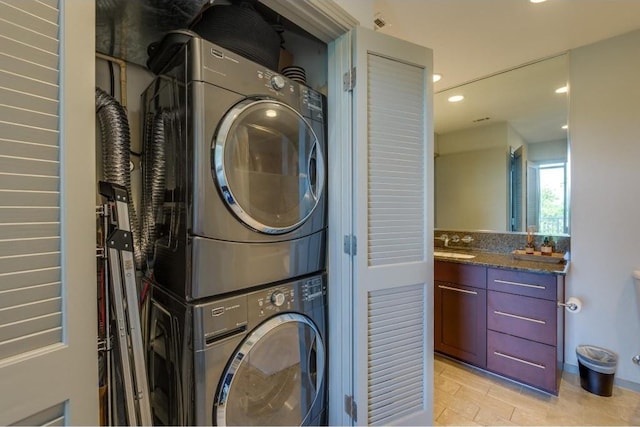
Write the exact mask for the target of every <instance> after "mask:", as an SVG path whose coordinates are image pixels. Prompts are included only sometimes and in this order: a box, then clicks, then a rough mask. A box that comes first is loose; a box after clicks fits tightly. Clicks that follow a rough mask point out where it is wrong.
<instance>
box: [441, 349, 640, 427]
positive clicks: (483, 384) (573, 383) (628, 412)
mask: <svg viewBox="0 0 640 427" xmlns="http://www.w3.org/2000/svg"><path fill="white" fill-rule="evenodd" d="M434 371H435V372H434V375H435V378H434V404H433V418H434V424H435V425H439V426H448V425H484V426H487V425H521V426H525V425H527V426H529V425H539V426H541V425H547V426H548V425H555V426H559V425H574V426H575V425H582V426H586V425H636V426H637V425H640V393H637V392H634V391H631V390H627V389H623V388H620V387H614V389H613V396H611V397H602V396H597V395H595V394H592V393H589V392H587V391H586V390H583V389H582V388H581V387H580V378H579V376H577V375H574V374H568V373H565V375H564V377H563V379H562V382H561V383H560V394H559V397H556V396H550V395H548V394H545V393H540V392H537V391H535V390H532V389H530V388H527V387H524V386H520V385H518V384H515V383H513V382H511V381H507V380H504V379H502V378H499V377H496V376H493V375H490V374H487V373H485V372H482V371H478V370H476V369H473V368H471V367H468V366H466V365H463V364H460V363H456V362H454V361H452V360H449V359H447V358H444V357H442V356H439V355H436V356H435V361H434Z"/></svg>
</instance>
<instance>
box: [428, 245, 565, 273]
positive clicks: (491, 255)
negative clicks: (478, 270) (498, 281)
mask: <svg viewBox="0 0 640 427" xmlns="http://www.w3.org/2000/svg"><path fill="white" fill-rule="evenodd" d="M435 250H436V251H442V252H459V253H466V254H470V255H475V258H469V259H460V258H449V257H440V256H434V259H436V260H438V261H448V262H457V263H460V264H474V265H483V266H485V267H498V268H510V269H512V270H521V271H528V272H532V273H546V274H562V275H566V274H567V271H568V270H569V261H564V262H562V263H549V262H537V261H525V260H520V259H515V258H514V257H513V255H512V254H505V253H495V252H484V251H483V252H477V251H456V250H451V249H449V248H442V247H438V248H435Z"/></svg>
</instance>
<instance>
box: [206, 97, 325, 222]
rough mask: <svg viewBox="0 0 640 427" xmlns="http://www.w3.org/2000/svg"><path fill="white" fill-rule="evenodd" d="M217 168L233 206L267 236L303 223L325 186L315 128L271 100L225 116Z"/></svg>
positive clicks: (215, 147) (255, 102)
mask: <svg viewBox="0 0 640 427" xmlns="http://www.w3.org/2000/svg"><path fill="white" fill-rule="evenodd" d="M213 165H214V171H213V172H214V174H215V176H216V178H217V180H216V181H217V184H218V188H219V190H220V192H221V193H222V197H223V198H224V200H225V202H226V203H227V205H228V206H229V208H230V209H231V210H232V211H233V213H234V214H235V215H236V216H237V217H238V218H239V219H240V220H241V221H242V222H243V223H244V224H246V225H247V226H249V227H250V228H252V229H254V230H257V231H260V232H263V233H269V234H282V233H287V232H289V231H291V230H294V229H296V228H297V227H299V226H300V225H302V224H303V223H304V222H305V221H306V219H307V218H309V216H310V215H311V214H312V213H313V210H314V209H315V208H316V206H317V204H318V201H319V198H320V195H321V194H322V191H323V187H324V155H323V153H322V146H321V144H320V143H319V141H318V138H317V137H316V134H315V133H314V131H313V129H312V128H311V126H310V125H309V123H308V122H307V121H306V120H305V119H304V117H302V116H301V115H300V114H299V113H298V112H297V111H296V110H294V109H293V108H291V107H289V106H288V105H286V104H283V103H281V102H279V101H275V100H271V99H258V98H250V99H246V100H244V101H242V102H240V103H238V104H237V105H235V106H234V107H233V108H232V109H231V110H230V111H229V112H228V113H227V114H226V115H225V117H224V118H223V119H222V121H221V122H220V126H219V128H218V131H217V133H216V136H215V139H214V144H213Z"/></svg>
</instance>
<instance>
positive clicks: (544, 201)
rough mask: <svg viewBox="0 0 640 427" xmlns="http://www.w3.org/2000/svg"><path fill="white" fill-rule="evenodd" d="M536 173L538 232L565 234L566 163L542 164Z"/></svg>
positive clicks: (566, 230) (566, 227)
mask: <svg viewBox="0 0 640 427" xmlns="http://www.w3.org/2000/svg"><path fill="white" fill-rule="evenodd" d="M537 171H538V194H539V197H540V201H539V205H538V232H539V233H542V234H553V235H555V234H565V233H567V232H568V224H567V186H566V182H567V168H566V163H544V164H540V165H539V167H538V168H537Z"/></svg>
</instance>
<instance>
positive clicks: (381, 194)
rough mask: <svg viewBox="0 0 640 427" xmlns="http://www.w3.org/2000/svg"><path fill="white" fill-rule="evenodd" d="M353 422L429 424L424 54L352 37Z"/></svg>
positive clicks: (427, 62)
mask: <svg viewBox="0 0 640 427" xmlns="http://www.w3.org/2000/svg"><path fill="white" fill-rule="evenodd" d="M355 46H356V48H355V52H354V53H355V55H356V57H355V60H354V63H355V64H356V76H357V78H356V85H355V88H354V102H355V106H354V111H355V114H356V121H355V129H354V132H355V133H354V149H355V150H354V159H355V160H354V181H355V186H354V197H355V198H354V224H355V230H356V236H357V240H358V252H357V255H356V259H355V263H356V266H355V279H354V281H355V289H356V292H355V307H354V310H355V328H356V329H355V330H356V336H355V355H354V368H355V372H356V377H355V378H356V380H355V394H356V396H355V398H356V402H357V405H358V420H357V423H358V424H368V425H395V424H411V425H429V424H431V423H432V391H431V390H432V381H433V376H432V370H433V367H432V364H433V344H432V343H433V339H432V331H433V314H432V307H433V293H432V289H431V288H432V286H429V284H430V283H432V280H433V262H432V249H431V246H432V241H431V239H432V227H433V221H432V209H433V208H432V203H431V200H432V193H433V190H432V188H433V187H432V178H431V176H432V170H433V168H432V165H433V160H432V159H433V155H432V153H433V147H432V140H433V138H432V135H433V128H432V113H431V111H432V108H431V104H432V101H431V98H432V95H431V85H430V82H429V81H430V76H431V72H432V71H431V61H432V60H431V55H432V54H431V51H430V50H429V49H427V48H424V47H421V46H417V45H413V44H410V43H407V42H404V41H400V40H398V39H393V38H390V37H388V36H384V35H382V34H378V33H374V32H373V31H369V30H363V29H360V28H359V29H358V31H357V33H356V37H355Z"/></svg>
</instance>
